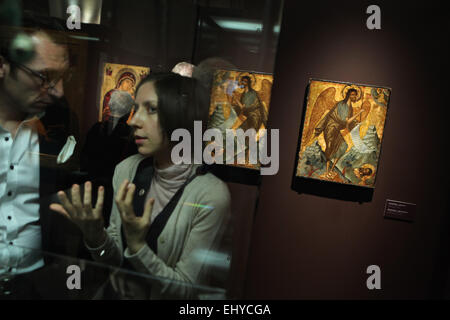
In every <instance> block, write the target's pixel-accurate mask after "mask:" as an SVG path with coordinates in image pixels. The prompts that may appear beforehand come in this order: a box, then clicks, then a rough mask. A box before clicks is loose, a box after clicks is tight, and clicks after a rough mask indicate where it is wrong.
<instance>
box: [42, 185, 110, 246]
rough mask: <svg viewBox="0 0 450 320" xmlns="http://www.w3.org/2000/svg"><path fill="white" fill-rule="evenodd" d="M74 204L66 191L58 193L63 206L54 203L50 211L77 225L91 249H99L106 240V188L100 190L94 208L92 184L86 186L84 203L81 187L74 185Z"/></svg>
mask: <svg viewBox="0 0 450 320" xmlns="http://www.w3.org/2000/svg"><path fill="white" fill-rule="evenodd" d="M71 196H72V202H70V200H69V199H68V198H67V195H66V193H65V192H64V191H59V192H58V198H59V200H60V201H61V204H57V203H52V204H51V205H50V209H52V210H53V211H56V212H58V213H60V214H62V215H64V216H66V217H67V218H68V219H70V220H71V221H72V222H73V223H75V224H76V225H77V226H78V227H79V228H80V230H81V232H82V233H83V236H84V239H85V241H86V243H87V244H88V245H89V246H91V247H99V246H101V245H102V244H103V242H104V241H105V239H106V234H105V229H104V222H103V214H102V210H103V201H104V196H105V188H104V187H102V186H100V187H99V188H98V195H97V203H96V204H95V207H94V208H93V207H92V183H91V182H90V181H88V182H86V183H85V184H84V196H83V202H82V201H81V195H80V186H79V185H77V184H74V185H73V186H72V189H71Z"/></svg>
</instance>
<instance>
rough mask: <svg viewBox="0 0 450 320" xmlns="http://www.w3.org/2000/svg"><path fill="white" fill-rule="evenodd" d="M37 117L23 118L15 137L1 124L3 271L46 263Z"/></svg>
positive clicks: (0, 258) (20, 270) (0, 264)
mask: <svg viewBox="0 0 450 320" xmlns="http://www.w3.org/2000/svg"><path fill="white" fill-rule="evenodd" d="M37 121H38V120H37V117H33V118H32V119H28V120H25V121H23V122H22V123H21V124H20V126H19V128H18V129H17V133H16V136H15V137H14V139H13V138H12V136H11V133H10V132H9V131H7V130H5V129H3V128H2V127H1V126H0V229H2V230H0V233H1V232H2V231H3V233H6V242H7V243H6V244H5V243H0V275H1V274H5V273H8V274H20V273H25V272H30V271H33V270H35V269H38V268H40V267H42V266H43V265H44V259H43V256H42V254H41V252H40V249H41V246H42V241H41V238H42V235H41V226H40V223H39V219H40V215H39V181H40V180H39V179H40V177H39V175H40V169H39V136H38V133H37V130H36V122H37ZM1 240H2V239H0V241H1ZM28 248H29V249H34V250H27V249H28Z"/></svg>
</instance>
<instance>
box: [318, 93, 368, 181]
mask: <svg viewBox="0 0 450 320" xmlns="http://www.w3.org/2000/svg"><path fill="white" fill-rule="evenodd" d="M357 96H358V92H357V90H355V89H349V90H348V91H347V94H346V95H345V98H344V100H342V101H339V102H338V103H336V105H335V106H334V107H333V108H332V109H331V110H330V111H329V112H328V113H327V114H326V115H325V117H323V119H322V120H321V121H320V122H319V123H318V124H317V126H316V127H315V129H314V135H315V136H316V137H317V136H319V135H320V134H321V133H322V132H323V137H324V139H325V143H326V149H325V157H326V160H327V176H328V177H329V178H331V175H332V173H331V172H332V171H333V169H334V167H335V166H336V163H337V162H338V161H339V159H340V158H341V157H342V156H343V155H344V153H345V151H346V150H347V147H348V145H347V143H346V142H345V140H344V137H343V136H342V134H341V130H343V129H346V128H347V129H348V131H352V129H353V128H354V127H355V126H356V125H357V123H358V122H357V121H356V117H357V116H358V115H359V114H360V113H361V112H362V111H363V110H361V111H360V112H358V113H357V114H356V115H353V107H352V103H354V102H356V101H357ZM333 160H334V162H333ZM331 163H332V167H331V169H330V164H331Z"/></svg>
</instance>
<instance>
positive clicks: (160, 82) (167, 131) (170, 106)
mask: <svg viewBox="0 0 450 320" xmlns="http://www.w3.org/2000/svg"><path fill="white" fill-rule="evenodd" d="M147 82H154V85H155V91H156V94H157V96H158V109H157V110H158V111H157V112H158V117H159V121H160V124H161V128H162V131H163V134H164V135H165V136H166V137H167V139H168V140H169V142H170V137H171V136H172V132H173V131H174V130H176V129H179V128H183V129H187V130H188V131H189V132H190V134H191V137H194V121H202V134H203V131H204V130H205V129H206V126H207V122H208V110H209V95H208V92H207V91H206V88H205V87H204V86H202V85H201V83H200V82H199V81H198V80H196V79H192V78H187V77H183V76H180V75H179V74H176V73H172V72H168V73H152V74H150V75H148V76H147V77H145V78H144V79H142V81H141V82H140V83H139V85H138V86H137V88H136V96H137V94H138V91H139V89H140V87H141V86H142V85H143V84H145V83H147Z"/></svg>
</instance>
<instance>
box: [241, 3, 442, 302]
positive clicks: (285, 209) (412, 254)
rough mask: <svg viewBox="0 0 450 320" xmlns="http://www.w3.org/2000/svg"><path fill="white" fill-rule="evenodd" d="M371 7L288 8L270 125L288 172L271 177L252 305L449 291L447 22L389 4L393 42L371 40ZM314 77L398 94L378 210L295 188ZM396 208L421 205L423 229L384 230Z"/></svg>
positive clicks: (387, 37) (386, 31)
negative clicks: (374, 278) (372, 286)
mask: <svg viewBox="0 0 450 320" xmlns="http://www.w3.org/2000/svg"><path fill="white" fill-rule="evenodd" d="M369 4H371V3H364V2H361V1H358V2H349V1H345V3H342V1H339V2H338V1H333V2H331V1H325V2H323V1H320V2H319V1H310V2H309V4H307V3H306V2H305V1H294V0H293V1H286V2H285V10H284V17H283V26H282V32H281V35H280V42H279V49H278V55H277V59H276V67H275V83H274V87H273V95H272V105H271V111H270V116H269V126H270V128H278V129H280V170H279V172H278V174H277V175H275V176H266V177H263V181H262V186H261V193H260V200H259V204H258V210H257V212H256V215H255V220H254V225H253V232H252V239H251V241H252V242H251V246H250V252H249V258H248V261H249V262H248V267H247V276H246V284H245V297H246V298H255V299H272V298H275V299H283V298H285V299H309V298H313V299H347V298H357V299H366V298H367V299H372V298H383V299H391V298H432V297H440V296H442V294H443V292H444V290H445V282H446V279H447V271H448V251H449V246H448V232H447V230H448V229H449V223H448V222H449V221H448V218H447V215H448V212H446V210H445V209H446V205H447V203H448V202H447V201H448V200H447V197H448V187H447V185H448V182H447V181H448V180H447V176H448V174H447V172H448V169H447V167H448V160H447V159H448V158H447V157H445V156H444V152H445V149H446V148H445V146H447V145H448V142H447V141H446V139H447V136H448V134H446V130H447V127H448V126H447V127H446V122H448V121H447V119H448V118H446V114H447V110H446V109H447V108H448V100H447V95H448V91H449V90H448V83H447V82H445V81H444V79H445V77H444V76H445V72H446V70H447V68H448V51H446V50H444V48H445V46H446V45H447V44H448V35H449V33H448V26H447V24H446V23H445V22H444V21H447V20H448V19H446V18H445V16H444V13H445V12H444V9H443V8H442V7H439V6H437V5H435V4H433V3H432V2H429V1H428V2H426V4H423V5H422V7H418V6H414V5H412V4H410V3H409V4H391V3H389V2H386V3H381V4H380V2H378V4H380V7H381V12H382V13H381V15H382V30H377V31H370V30H368V29H367V28H366V19H367V17H368V15H367V14H366V13H365V11H366V8H367V6H368V5H369ZM410 6H412V7H410ZM310 77H314V78H321V79H330V80H340V81H349V82H356V83H365V84H374V85H382V86H388V87H391V88H392V96H391V102H390V105H389V110H388V119H387V122H386V127H385V132H384V139H383V147H382V153H381V162H380V166H379V172H378V177H377V182H376V188H375V192H374V194H373V199H372V201H371V202H369V203H365V204H358V203H354V202H348V201H341V200H333V199H328V198H322V197H318V196H312V195H308V194H301V195H299V194H297V193H296V192H295V191H292V190H291V188H290V186H291V178H292V173H293V168H294V166H295V163H294V162H295V153H296V146H297V139H298V134H299V128H300V122H301V117H302V113H303V100H304V94H305V88H306V85H307V84H308V79H309V78H310ZM386 199H395V200H400V201H406V202H412V203H416V204H417V215H416V219H415V221H414V222H413V223H408V222H401V221H396V220H389V219H384V218H383V211H384V206H385V201H386ZM372 264H376V265H378V266H380V267H381V287H382V289H381V290H373V291H370V290H368V289H367V287H366V279H367V277H368V275H367V274H366V268H367V267H368V266H369V265H372Z"/></svg>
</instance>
